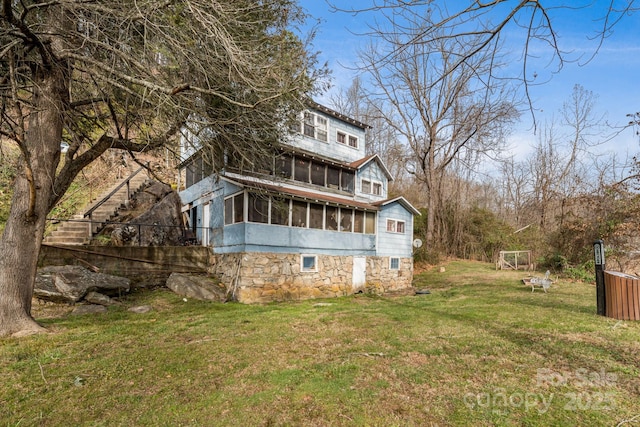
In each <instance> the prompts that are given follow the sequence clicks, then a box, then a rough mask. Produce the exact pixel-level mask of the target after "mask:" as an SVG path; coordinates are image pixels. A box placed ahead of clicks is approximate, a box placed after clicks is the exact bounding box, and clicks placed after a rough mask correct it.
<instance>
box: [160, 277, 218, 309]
mask: <svg viewBox="0 0 640 427" xmlns="http://www.w3.org/2000/svg"><path fill="white" fill-rule="evenodd" d="M167 287H168V288H169V289H171V290H172V291H173V292H175V293H176V294H178V295H182V296H184V297H187V298H193V299H197V300H202V301H218V302H225V301H226V300H227V295H226V289H225V287H224V285H222V284H220V283H218V282H217V281H216V280H213V279H211V278H210V277H206V276H198V275H194V274H182V273H171V275H170V276H169V278H168V279H167Z"/></svg>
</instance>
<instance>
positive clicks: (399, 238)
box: [377, 203, 413, 257]
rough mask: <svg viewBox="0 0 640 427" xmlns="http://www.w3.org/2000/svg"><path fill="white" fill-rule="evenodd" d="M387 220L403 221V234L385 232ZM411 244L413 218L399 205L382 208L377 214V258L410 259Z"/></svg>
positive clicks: (394, 204)
mask: <svg viewBox="0 0 640 427" xmlns="http://www.w3.org/2000/svg"><path fill="white" fill-rule="evenodd" d="M387 219H394V220H400V221H404V223H405V229H404V233H390V232H388V231H387ZM412 242H413V216H412V214H411V212H409V211H407V210H406V209H405V208H404V207H403V206H402V205H401V204H400V203H393V204H390V205H387V206H384V207H383V208H382V209H381V210H380V212H379V214H378V252H377V254H378V255H379V256H394V257H411V256H412V252H413V250H412V248H413V247H412V245H411V243H412Z"/></svg>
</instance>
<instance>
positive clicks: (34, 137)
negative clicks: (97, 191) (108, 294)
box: [0, 66, 68, 336]
mask: <svg viewBox="0 0 640 427" xmlns="http://www.w3.org/2000/svg"><path fill="white" fill-rule="evenodd" d="M33 74H34V79H33V81H34V84H33V97H32V99H33V105H32V106H31V111H30V116H29V127H28V130H27V132H26V136H25V140H24V141H22V145H21V149H22V152H23V155H22V158H21V170H19V171H18V174H17V177H16V180H15V185H14V189H13V200H12V202H11V211H10V214H9V218H8V220H7V223H6V225H5V230H4V233H3V234H2V237H1V238H0V336H3V335H10V334H16V333H17V334H28V333H32V332H39V331H42V330H44V329H43V328H42V327H41V326H39V325H38V324H37V323H36V321H35V320H34V319H33V317H32V316H31V300H32V297H33V287H34V283H35V275H36V269H37V262H38V255H39V252H40V246H41V243H42V238H43V235H44V227H45V224H46V217H47V214H48V213H49V211H50V208H51V207H50V200H51V195H52V191H53V185H54V180H55V174H56V168H57V165H58V162H59V160H60V141H61V137H62V124H63V112H64V108H65V106H66V105H67V100H68V91H67V83H66V79H65V75H64V70H63V69H62V67H60V68H59V67H56V66H53V67H52V69H49V70H36V71H34V73H33Z"/></svg>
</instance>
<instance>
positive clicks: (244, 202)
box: [222, 190, 249, 225]
mask: <svg viewBox="0 0 640 427" xmlns="http://www.w3.org/2000/svg"><path fill="white" fill-rule="evenodd" d="M240 194H242V195H243V199H242V221H239V222H236V221H235V217H236V204H235V202H234V201H233V200H232V201H231V222H230V223H227V217H226V212H225V204H226V202H227V200H229V199H233V198H234V197H236V196H239V195H240ZM248 198H249V197H248V196H247V194H246V192H245V191H244V190H243V191H238V192H237V193H234V194H232V195H230V196H227V197H225V198H224V199H223V201H222V215H223V225H233V224H241V223H243V222H248V221H247V219H248V218H247V216H248V215H247V209H248V206H249V201H248V200H247V199H248Z"/></svg>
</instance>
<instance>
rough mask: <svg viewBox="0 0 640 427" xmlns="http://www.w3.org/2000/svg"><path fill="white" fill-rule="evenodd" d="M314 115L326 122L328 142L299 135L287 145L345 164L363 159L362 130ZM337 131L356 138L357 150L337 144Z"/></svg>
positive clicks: (324, 115) (328, 117)
mask: <svg viewBox="0 0 640 427" xmlns="http://www.w3.org/2000/svg"><path fill="white" fill-rule="evenodd" d="M314 113H315V114H318V115H321V116H322V117H325V118H326V119H327V121H328V134H329V135H328V136H329V137H328V141H327V142H324V141H319V140H317V139H315V138H310V137H308V136H305V135H302V134H299V135H296V136H295V137H294V138H290V139H289V141H288V144H289V145H291V146H293V147H298V148H301V149H303V150H305V151H309V152H312V153H317V154H319V155H321V156H324V157H329V158H332V159H336V160H340V161H343V162H345V163H350V162H355V161H356V160H359V159H361V158H363V157H364V156H365V155H366V154H365V131H364V129H362V128H359V127H357V126H354V125H351V124H349V123H343V122H340V121H338V120H336V119H335V118H333V117H331V116H328V115H326V114H323V113H321V112H316V111H314ZM338 131H342V132H344V133H346V134H348V135H353V136H356V137H357V138H358V148H357V149H356V148H353V147H350V146H349V145H348V144H339V143H338V142H337V139H336V135H337V132H338Z"/></svg>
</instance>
